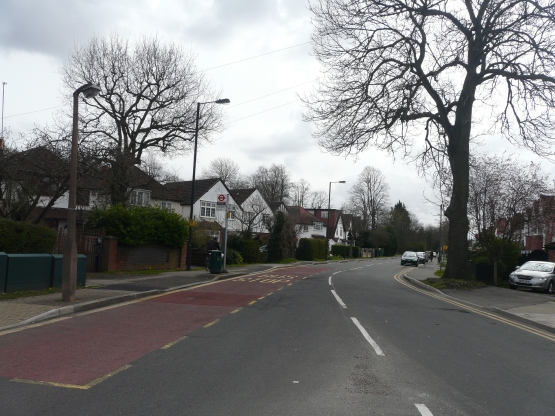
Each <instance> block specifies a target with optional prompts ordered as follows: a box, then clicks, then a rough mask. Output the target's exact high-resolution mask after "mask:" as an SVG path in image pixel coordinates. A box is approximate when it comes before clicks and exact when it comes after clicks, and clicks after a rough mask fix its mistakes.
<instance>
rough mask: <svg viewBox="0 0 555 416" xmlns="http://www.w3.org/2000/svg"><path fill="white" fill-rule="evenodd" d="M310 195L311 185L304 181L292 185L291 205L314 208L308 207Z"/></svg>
mask: <svg viewBox="0 0 555 416" xmlns="http://www.w3.org/2000/svg"><path fill="white" fill-rule="evenodd" d="M310 194H311V192H310V183H308V182H307V181H306V180H304V179H301V180H300V181H298V182H294V183H293V184H292V185H291V203H292V204H293V205H295V206H299V207H306V208H313V207H312V206H307V205H306V204H307V203H308V202H309V198H310Z"/></svg>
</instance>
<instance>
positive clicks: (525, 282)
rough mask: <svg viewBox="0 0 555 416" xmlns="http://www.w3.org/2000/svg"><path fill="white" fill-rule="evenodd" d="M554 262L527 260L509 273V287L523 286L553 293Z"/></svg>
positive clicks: (554, 289) (554, 278) (554, 281)
mask: <svg viewBox="0 0 555 416" xmlns="http://www.w3.org/2000/svg"><path fill="white" fill-rule="evenodd" d="M554 270H555V263H552V262H549V261H527V262H526V263H524V264H523V265H522V266H520V267H517V268H516V270H515V271H514V272H512V273H511V274H510V275H509V285H510V286H511V289H516V288H517V287H525V288H528V289H532V290H537V289H539V290H545V291H546V292H547V293H549V294H554V293H555V271H554Z"/></svg>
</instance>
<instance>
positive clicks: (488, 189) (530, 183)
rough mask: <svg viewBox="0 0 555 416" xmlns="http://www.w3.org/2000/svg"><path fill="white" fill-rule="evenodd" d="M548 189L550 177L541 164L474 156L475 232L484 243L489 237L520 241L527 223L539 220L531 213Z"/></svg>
mask: <svg viewBox="0 0 555 416" xmlns="http://www.w3.org/2000/svg"><path fill="white" fill-rule="evenodd" d="M547 190H548V187H547V176H546V175H545V174H544V173H542V171H541V167H540V166H539V165H538V164H533V163H531V164H524V163H522V162H520V161H519V160H517V159H515V158H514V157H512V156H505V155H499V156H485V155H477V156H475V157H473V158H472V161H471V168H470V195H469V204H468V211H469V218H470V225H471V230H472V231H473V232H474V234H475V235H476V236H477V237H478V240H480V241H482V242H483V241H487V238H486V237H487V236H488V235H494V236H497V237H500V238H502V239H503V240H507V241H515V240H520V239H521V238H522V234H523V231H524V227H525V225H526V223H527V222H531V221H534V220H535V218H534V216H531V215H527V212H528V211H530V208H531V207H532V206H533V204H534V203H536V201H539V200H540V196H541V194H542V193H543V192H546V191H547ZM482 244H483V243H482Z"/></svg>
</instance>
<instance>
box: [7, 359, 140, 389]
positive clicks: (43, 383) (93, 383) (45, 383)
mask: <svg viewBox="0 0 555 416" xmlns="http://www.w3.org/2000/svg"><path fill="white" fill-rule="evenodd" d="M129 367H131V366H130V365H129V364H127V365H124V366H123V367H120V368H118V369H117V370H114V371H112V372H110V373H108V374H106V375H105V376H102V377H100V378H97V379H96V380H93V381H91V382H90V383H89V384H85V385H84V386H80V385H78V384H64V383H54V382H52V381H36V380H24V379H21V378H13V379H11V380H10V381H13V382H15V383H26V384H39V385H41V386H52V387H63V388H66V389H79V390H88V389H90V388H91V387H94V386H96V385H97V384H100V383H102V382H103V381H105V380H107V379H109V378H110V377H112V376H115V375H116V374H117V373H120V372H122V371H123V370H127V369H128V368H129Z"/></svg>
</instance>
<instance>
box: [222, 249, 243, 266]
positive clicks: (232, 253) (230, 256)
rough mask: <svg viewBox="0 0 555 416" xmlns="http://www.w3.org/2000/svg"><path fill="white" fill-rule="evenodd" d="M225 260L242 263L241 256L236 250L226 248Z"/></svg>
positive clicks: (228, 262)
mask: <svg viewBox="0 0 555 416" xmlns="http://www.w3.org/2000/svg"><path fill="white" fill-rule="evenodd" d="M225 261H226V264H243V257H242V256H241V253H239V252H238V251H237V250H233V249H228V250H227V254H226V259H225Z"/></svg>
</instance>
